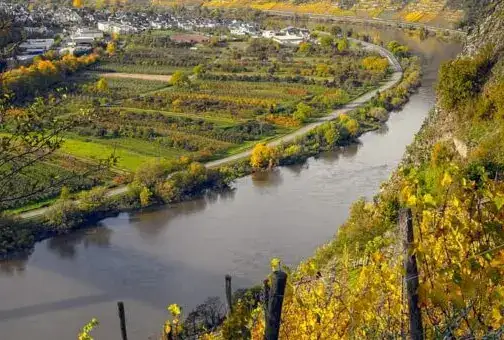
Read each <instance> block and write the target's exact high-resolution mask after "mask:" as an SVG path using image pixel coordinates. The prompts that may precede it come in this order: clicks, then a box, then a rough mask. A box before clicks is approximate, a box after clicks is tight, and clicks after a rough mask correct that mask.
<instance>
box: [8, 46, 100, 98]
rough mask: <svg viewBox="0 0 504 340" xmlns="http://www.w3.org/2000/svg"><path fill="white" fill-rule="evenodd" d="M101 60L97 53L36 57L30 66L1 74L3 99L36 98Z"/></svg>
mask: <svg viewBox="0 0 504 340" xmlns="http://www.w3.org/2000/svg"><path fill="white" fill-rule="evenodd" d="M99 58H100V56H99V54H97V53H92V54H89V55H83V56H80V57H75V56H73V55H70V54H68V55H64V56H63V57H62V58H61V59H55V58H54V57H52V56H40V57H36V58H35V60H34V61H33V63H32V64H31V65H30V66H27V67H25V66H21V67H19V68H16V69H13V70H10V71H6V72H3V73H2V74H0V77H1V79H0V81H1V88H0V91H1V94H2V97H4V98H10V99H11V101H12V100H17V101H24V100H26V99H29V98H34V97H35V96H36V95H37V94H39V93H45V91H47V89H48V88H51V87H52V86H54V85H55V84H56V83H58V82H61V81H63V80H65V78H66V77H67V76H68V75H70V74H73V73H75V72H77V71H78V70H80V69H82V68H84V67H87V66H89V65H91V64H93V63H95V62H96V61H97V60H98V59H99Z"/></svg>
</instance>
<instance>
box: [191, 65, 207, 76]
mask: <svg viewBox="0 0 504 340" xmlns="http://www.w3.org/2000/svg"><path fill="white" fill-rule="evenodd" d="M205 72H206V70H205V65H203V64H199V65H196V66H194V68H193V74H194V75H195V76H196V77H200V76H201V75H203V74H205Z"/></svg>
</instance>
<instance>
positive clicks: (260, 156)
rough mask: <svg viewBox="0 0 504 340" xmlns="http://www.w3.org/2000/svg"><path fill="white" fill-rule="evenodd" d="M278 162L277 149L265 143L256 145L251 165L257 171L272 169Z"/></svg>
mask: <svg viewBox="0 0 504 340" xmlns="http://www.w3.org/2000/svg"><path fill="white" fill-rule="evenodd" d="M276 161H277V154H276V150H275V148H273V147H271V146H268V145H266V144H265V143H259V144H256V146H255V147H254V149H253V150H252V155H251V156H250V165H251V166H252V167H253V168H256V169H265V168H271V167H273V166H274V165H275V163H276Z"/></svg>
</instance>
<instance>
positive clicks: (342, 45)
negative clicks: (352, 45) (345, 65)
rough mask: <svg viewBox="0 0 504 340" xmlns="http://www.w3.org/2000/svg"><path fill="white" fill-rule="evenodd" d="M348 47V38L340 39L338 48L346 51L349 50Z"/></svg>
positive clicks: (340, 50)
mask: <svg viewBox="0 0 504 340" xmlns="http://www.w3.org/2000/svg"><path fill="white" fill-rule="evenodd" d="M348 47H349V44H348V39H345V38H343V39H339V40H338V44H337V48H338V51H339V52H345V51H346V50H348Z"/></svg>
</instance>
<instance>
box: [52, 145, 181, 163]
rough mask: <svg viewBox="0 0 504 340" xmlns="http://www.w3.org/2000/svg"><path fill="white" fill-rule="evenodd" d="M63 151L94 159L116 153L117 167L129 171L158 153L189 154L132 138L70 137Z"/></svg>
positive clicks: (173, 156) (165, 155)
mask: <svg viewBox="0 0 504 340" xmlns="http://www.w3.org/2000/svg"><path fill="white" fill-rule="evenodd" d="M134 150H141V152H138V151H134ZM61 152H63V153H67V154H70V155H72V156H75V157H79V158H86V159H91V160H94V161H99V160H103V159H107V158H108V157H110V156H112V155H115V156H116V157H118V160H117V164H116V167H117V168H119V169H122V170H128V171H135V170H136V169H137V168H138V167H139V166H140V165H142V164H144V163H145V162H147V161H149V160H151V159H153V158H156V157H158V155H159V156H160V157H164V158H178V157H180V156H182V155H184V154H187V152H185V151H183V150H178V149H171V148H166V147H158V145H157V144H155V143H150V142H147V141H143V140H138V139H131V138H120V139H100V140H97V139H89V138H88V139H77V138H69V139H66V140H65V143H63V146H62V148H61Z"/></svg>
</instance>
